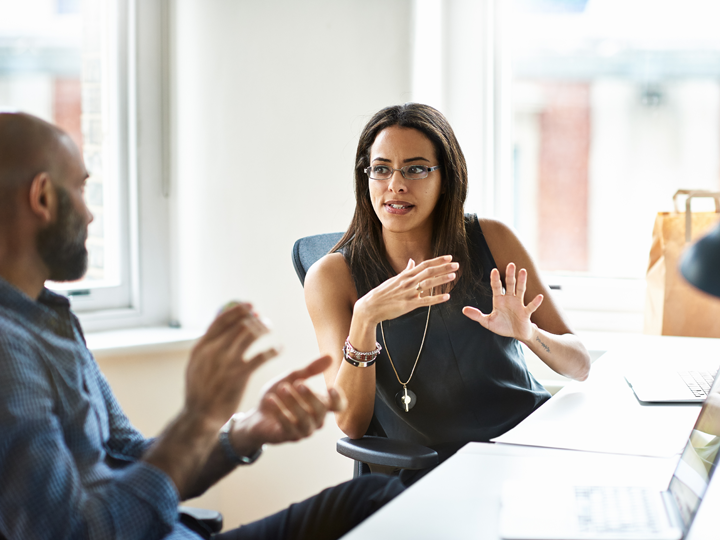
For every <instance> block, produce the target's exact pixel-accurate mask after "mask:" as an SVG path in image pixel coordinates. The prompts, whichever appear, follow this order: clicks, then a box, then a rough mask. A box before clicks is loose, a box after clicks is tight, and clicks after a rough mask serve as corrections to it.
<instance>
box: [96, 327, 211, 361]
mask: <svg viewBox="0 0 720 540" xmlns="http://www.w3.org/2000/svg"><path fill="white" fill-rule="evenodd" d="M202 335H203V331H202V330H198V329H186V328H169V327H167V326H156V327H147V328H127V329H122V330H111V331H106V332H89V333H87V334H86V335H85V339H86V340H87V344H88V348H89V349H90V351H92V353H93V355H94V356H95V357H96V358H102V357H107V356H128V355H136V354H147V353H158V352H170V351H189V350H190V349H191V348H192V346H193V345H194V344H195V342H196V341H197V340H198V339H199V338H200V336H202Z"/></svg>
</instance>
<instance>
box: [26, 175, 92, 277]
mask: <svg viewBox="0 0 720 540" xmlns="http://www.w3.org/2000/svg"><path fill="white" fill-rule="evenodd" d="M55 189H56V191H57V194H58V207H57V220H56V221H55V223H51V224H50V225H48V226H47V227H46V228H45V229H43V230H41V231H40V232H39V233H38V236H37V249H38V253H39V254H40V258H42V260H43V262H44V263H45V265H46V266H47V267H48V269H49V270H50V276H49V279H50V280H52V281H75V280H77V279H80V278H81V277H83V276H84V275H85V271H86V270H87V264H88V252H87V248H86V247H85V241H86V240H87V224H86V223H85V220H84V219H83V217H82V215H80V214H79V213H78V212H76V211H75V208H74V207H73V204H72V201H71V200H70V194H69V193H68V192H67V190H66V189H64V188H62V187H60V186H55Z"/></svg>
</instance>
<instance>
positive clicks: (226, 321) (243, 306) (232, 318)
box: [203, 302, 252, 340]
mask: <svg viewBox="0 0 720 540" xmlns="http://www.w3.org/2000/svg"><path fill="white" fill-rule="evenodd" d="M251 313H252V305H251V304H248V303H245V302H243V303H238V304H236V305H234V306H233V307H230V308H228V309H225V310H224V311H222V312H221V313H220V314H219V315H218V316H217V317H215V320H214V321H213V322H212V323H211V324H210V327H209V328H208V329H207V332H205V335H204V336H203V339H208V340H212V339H214V338H216V337H218V336H219V335H221V334H223V333H224V332H225V331H227V329H228V328H229V327H231V326H232V325H234V324H236V323H237V322H238V321H239V320H241V319H242V318H243V317H246V316H247V315H249V314H251Z"/></svg>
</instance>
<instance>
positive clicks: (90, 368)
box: [0, 278, 199, 540]
mask: <svg viewBox="0 0 720 540" xmlns="http://www.w3.org/2000/svg"><path fill="white" fill-rule="evenodd" d="M150 443H151V441H150V440H148V439H145V438H144V437H143V436H142V435H141V434H140V433H139V432H138V431H137V430H136V429H135V428H133V426H132V425H131V424H130V421H129V420H128V419H127V417H126V416H125V415H124V414H123V412H122V410H121V409H120V405H119V404H118V402H117V401H116V399H115V397H114V396H113V394H112V391H111V390H110V387H109V385H108V383H107V381H106V380H105V378H104V377H103V375H102V373H100V370H99V368H98V366H97V364H96V363H95V360H94V359H93V357H92V354H91V353H90V351H89V350H88V349H87V347H86V345H85V339H84V337H83V335H82V331H81V329H80V325H79V323H78V320H77V318H76V317H75V316H74V315H73V314H72V313H71V312H70V305H69V303H68V301H67V299H65V298H64V297H62V296H59V295H56V294H54V293H52V292H50V291H48V290H47V289H46V290H43V292H42V294H41V295H40V297H39V299H38V300H37V301H33V300H32V299H31V298H29V297H28V296H26V295H25V294H23V293H22V292H20V291H19V290H18V289H16V288H15V287H13V286H11V285H10V284H9V283H8V282H7V281H4V280H3V279H2V278H0V537H5V538H7V539H8V540H15V539H30V538H32V539H48V540H50V539H52V540H60V539H73V540H80V539H84V538H91V539H103V540H104V539H108V540H111V539H116V538H122V539H124V540H134V539H154V538H167V539H173V540H180V539H195V540H197V539H198V538H199V537H198V536H197V535H195V534H194V533H192V532H190V531H189V530H188V529H187V528H185V527H184V526H183V525H181V524H180V523H179V522H178V512H177V505H178V494H177V491H176V489H175V486H174V485H173V483H172V482H171V480H170V479H169V477H168V476H167V475H166V474H165V473H163V472H162V471H160V470H159V469H157V468H155V467H153V466H151V465H148V464H147V463H144V462H142V461H139V458H140V456H142V454H143V452H144V451H145V450H146V449H147V448H148V446H149V445H150Z"/></svg>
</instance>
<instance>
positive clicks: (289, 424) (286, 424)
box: [266, 393, 300, 441]
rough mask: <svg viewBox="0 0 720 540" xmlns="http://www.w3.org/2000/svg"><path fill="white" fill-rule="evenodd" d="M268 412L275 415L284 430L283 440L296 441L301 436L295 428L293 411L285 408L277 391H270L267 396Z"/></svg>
mask: <svg viewBox="0 0 720 540" xmlns="http://www.w3.org/2000/svg"><path fill="white" fill-rule="evenodd" d="M266 398H267V401H266V403H267V408H268V414H270V415H271V416H272V417H274V418H275V419H276V420H277V421H278V422H279V423H280V426H281V427H282V431H283V432H284V434H285V435H284V437H283V441H288V440H290V441H296V440H298V439H299V438H300V435H299V434H298V433H297V431H296V429H295V418H294V417H293V415H292V413H291V412H290V411H288V410H287V408H285V405H283V403H282V401H281V400H280V398H279V397H278V396H277V394H275V393H270V394H268V395H267V396H266Z"/></svg>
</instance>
